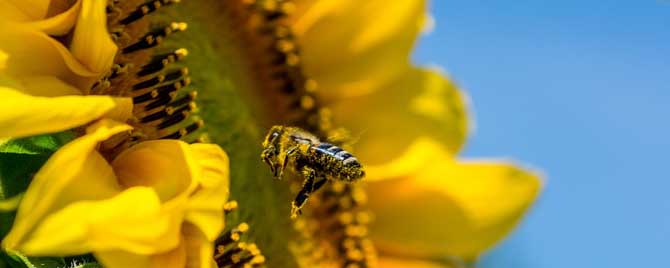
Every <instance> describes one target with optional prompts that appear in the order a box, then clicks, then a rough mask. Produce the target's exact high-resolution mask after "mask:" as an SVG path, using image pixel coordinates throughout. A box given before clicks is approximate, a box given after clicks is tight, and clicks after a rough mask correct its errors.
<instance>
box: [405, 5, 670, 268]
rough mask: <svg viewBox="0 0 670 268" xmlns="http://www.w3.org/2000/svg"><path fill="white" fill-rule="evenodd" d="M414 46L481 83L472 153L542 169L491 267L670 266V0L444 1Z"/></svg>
mask: <svg viewBox="0 0 670 268" xmlns="http://www.w3.org/2000/svg"><path fill="white" fill-rule="evenodd" d="M431 9H432V12H433V14H434V17H435V19H436V27H435V29H434V31H433V32H432V33H431V34H429V35H427V36H424V37H422V39H421V41H420V43H419V45H418V47H417V50H416V52H415V55H414V59H415V61H416V62H417V63H419V64H436V65H440V66H442V67H443V68H444V69H445V70H447V72H448V73H449V74H450V76H451V77H452V78H453V79H454V80H455V81H457V83H458V84H459V85H461V86H462V87H463V88H464V89H465V90H466V91H467V92H468V94H469V95H470V96H471V99H472V102H473V108H472V110H473V113H474V116H475V120H476V131H475V133H473V135H472V137H471V138H470V140H469V141H468V145H467V148H466V150H465V152H464V156H466V157H503V158H513V159H516V160H519V161H521V162H523V163H526V164H528V165H530V166H534V167H538V168H541V169H542V170H543V171H544V172H545V173H546V174H547V185H546V189H545V191H544V193H543V194H542V196H541V198H540V200H539V201H538V203H537V204H536V206H535V207H534V208H533V210H532V211H531V213H530V214H529V215H528V217H526V219H525V220H524V222H523V223H522V224H521V226H520V228H519V229H517V230H516V231H515V232H514V233H513V234H512V236H510V237H509V238H508V239H507V240H506V241H505V242H504V243H502V244H501V245H499V246H498V247H497V248H496V249H495V250H493V251H492V252H490V253H489V254H487V255H486V256H485V257H484V259H483V260H482V262H481V264H482V265H481V266H482V267H483V268H510V267H514V268H531V267H532V268H565V267H571V268H573V267H608V268H619V267H621V268H624V267H625V268H628V267H645V266H648V267H652V266H653V267H660V266H663V265H665V263H667V257H666V256H665V255H666V254H667V253H668V246H669V244H670V193H669V191H670V174H669V172H668V169H667V167H668V166H670V157H668V155H670V0H629V1H613V0H598V1H595V0H582V1H576V0H563V1H552V2H549V1H540V0H536V1H527V0H519V1H495V2H494V1H482V0H468V1H452V0H434V1H433V3H432V8H431Z"/></svg>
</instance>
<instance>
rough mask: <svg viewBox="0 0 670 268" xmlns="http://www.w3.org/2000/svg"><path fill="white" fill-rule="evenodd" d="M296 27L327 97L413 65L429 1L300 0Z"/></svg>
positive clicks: (354, 91) (370, 86)
mask: <svg viewBox="0 0 670 268" xmlns="http://www.w3.org/2000/svg"><path fill="white" fill-rule="evenodd" d="M297 6H298V12H297V13H296V15H295V16H294V17H293V20H294V21H293V29H294V30H295V32H296V34H297V35H298V37H299V38H298V40H299V43H300V45H301V47H302V52H303V53H302V54H303V55H304V67H305V70H306V72H307V74H308V75H310V76H312V77H313V78H314V79H315V80H316V81H317V82H318V83H319V85H320V87H321V88H322V89H323V90H322V91H320V92H319V93H320V94H323V95H324V97H325V98H326V99H336V98H338V97H339V96H349V95H360V94H363V93H366V92H369V91H372V90H375V89H377V88H378V87H379V86H380V85H381V84H383V83H385V82H388V80H389V79H391V78H392V77H394V76H397V75H398V74H400V73H401V72H403V71H404V70H405V69H407V68H408V66H409V56H410V51H411V49H412V46H413V45H414V42H415V40H416V38H417V36H418V34H419V32H420V30H421V28H422V27H423V23H424V21H425V17H426V16H425V13H426V11H425V1H423V0H397V1H383V0H372V1H355V0H321V1H307V0H303V1H298V2H297Z"/></svg>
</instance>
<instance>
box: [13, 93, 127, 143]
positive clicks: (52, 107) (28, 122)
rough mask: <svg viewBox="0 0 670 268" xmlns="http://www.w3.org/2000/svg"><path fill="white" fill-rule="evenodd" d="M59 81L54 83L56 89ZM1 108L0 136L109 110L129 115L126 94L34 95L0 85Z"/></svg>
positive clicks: (63, 125)
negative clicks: (117, 95) (123, 96)
mask: <svg viewBox="0 0 670 268" xmlns="http://www.w3.org/2000/svg"><path fill="white" fill-rule="evenodd" d="M61 86H62V84H61V85H55V86H54V89H55V90H57V89H58V87H61ZM0 96H1V98H2V101H0V103H2V106H3V110H4V112H3V113H1V114H0V137H14V138H18V137H23V136H30V135H36V134H42V133H50V132H57V131H62V130H66V129H70V128H73V127H77V126H81V125H83V124H86V123H88V122H90V121H93V120H95V119H98V118H100V117H102V116H104V115H105V114H108V113H112V114H114V115H115V117H117V118H118V117H122V116H120V114H125V115H130V112H129V111H115V110H116V109H121V110H128V109H129V108H130V107H131V105H132V104H131V103H130V102H131V101H132V100H130V99H129V98H111V97H106V96H63V97H53V98H49V97H34V96H30V95H26V94H23V93H21V92H19V91H17V90H14V89H12V88H7V87H0Z"/></svg>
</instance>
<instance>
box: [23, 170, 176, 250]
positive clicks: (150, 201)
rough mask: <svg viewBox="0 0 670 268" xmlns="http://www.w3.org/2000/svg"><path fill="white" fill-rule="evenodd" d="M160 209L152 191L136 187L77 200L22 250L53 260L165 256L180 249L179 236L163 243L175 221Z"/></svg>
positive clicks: (53, 217) (49, 220) (41, 227)
mask: <svg viewBox="0 0 670 268" xmlns="http://www.w3.org/2000/svg"><path fill="white" fill-rule="evenodd" d="M90 178H95V177H89V179H90ZM160 206H161V204H160V200H159V199H158V196H156V193H155V192H154V191H153V190H152V189H151V188H148V187H133V188H130V189H127V190H125V191H123V192H121V193H120V194H118V195H116V196H115V197H113V198H110V199H105V200H96V201H79V202H73V203H72V204H70V205H68V206H66V207H65V208H63V209H62V210H59V211H57V212H55V213H53V214H51V215H49V216H48V217H46V218H45V219H44V221H43V222H42V223H41V224H40V225H39V226H38V227H37V228H36V229H35V231H34V232H33V233H32V234H31V236H30V237H29V239H27V240H26V241H25V243H24V244H23V245H22V246H21V247H20V251H21V252H24V253H26V254H29V255H50V256H54V255H76V254H85V253H87V252H91V251H107V250H115V249H121V250H124V251H128V252H136V253H144V254H148V253H154V252H161V251H164V250H166V249H168V248H170V246H175V245H176V243H177V241H178V238H177V237H176V236H175V237H173V238H172V239H163V238H165V237H166V233H167V232H168V230H169V219H168V218H167V217H166V216H164V215H160V212H161V207H160ZM170 241H171V242H170ZM170 244H171V245H170Z"/></svg>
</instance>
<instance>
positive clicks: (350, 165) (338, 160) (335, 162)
mask: <svg viewBox="0 0 670 268" xmlns="http://www.w3.org/2000/svg"><path fill="white" fill-rule="evenodd" d="M310 151H311V152H312V157H311V158H313V159H310V160H311V161H310V162H311V164H312V165H313V166H314V167H315V168H317V169H318V170H320V171H322V172H325V173H326V174H325V175H326V176H330V177H332V178H334V179H340V180H345V181H353V180H357V179H360V178H361V177H363V176H364V175H365V172H363V168H362V166H361V163H360V162H358V159H356V157H354V156H353V155H352V154H351V153H349V152H347V151H345V150H344V149H342V148H340V147H337V146H335V145H332V144H330V143H325V142H324V143H320V144H316V145H312V147H311V148H310Z"/></svg>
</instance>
